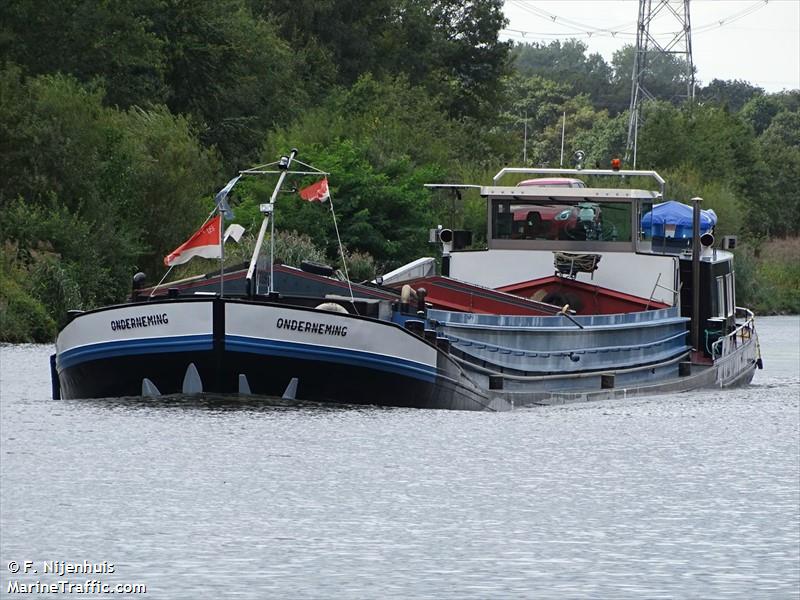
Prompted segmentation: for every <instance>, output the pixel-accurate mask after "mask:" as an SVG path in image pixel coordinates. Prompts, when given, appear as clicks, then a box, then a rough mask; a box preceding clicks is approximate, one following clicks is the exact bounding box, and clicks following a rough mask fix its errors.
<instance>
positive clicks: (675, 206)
mask: <svg viewBox="0 0 800 600" xmlns="http://www.w3.org/2000/svg"><path fill="white" fill-rule="evenodd" d="M692 218H693V217H692V207H691V206H689V205H688V204H683V203H681V202H678V201H677V200H667V201H666V202H662V203H661V204H656V205H654V206H653V210H651V211H650V212H648V213H646V214H645V215H644V216H643V217H642V231H644V234H645V236H647V237H675V238H691V237H692ZM716 224H717V213H715V212H714V211H713V210H712V209H710V208H709V209H707V210H701V211H700V235H703V234H704V233H707V232H709V231H711V230H712V229H714V226H715V225H716ZM673 226H674V232H673V231H672V229H673Z"/></svg>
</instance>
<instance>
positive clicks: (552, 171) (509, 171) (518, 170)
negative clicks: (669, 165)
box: [492, 167, 666, 196]
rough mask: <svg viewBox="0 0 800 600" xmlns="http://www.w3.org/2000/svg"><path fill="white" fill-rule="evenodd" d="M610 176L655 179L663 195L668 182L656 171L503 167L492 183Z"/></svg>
mask: <svg viewBox="0 0 800 600" xmlns="http://www.w3.org/2000/svg"><path fill="white" fill-rule="evenodd" d="M514 174H517V175H608V176H617V177H626V176H627V177H650V178H651V179H655V180H656V182H658V186H659V190H660V191H661V195H662V196H663V195H664V187H665V185H666V182H665V181H664V178H663V177H661V175H659V174H658V173H656V172H655V171H632V170H627V169H626V170H622V169H620V170H619V171H614V170H612V169H556V168H547V167H537V168H528V167H503V168H502V169H500V170H499V171H498V172H497V175H495V176H494V177H493V178H492V183H494V184H495V185H497V182H498V181H500V180H501V179H502V178H503V177H505V176H506V175H514Z"/></svg>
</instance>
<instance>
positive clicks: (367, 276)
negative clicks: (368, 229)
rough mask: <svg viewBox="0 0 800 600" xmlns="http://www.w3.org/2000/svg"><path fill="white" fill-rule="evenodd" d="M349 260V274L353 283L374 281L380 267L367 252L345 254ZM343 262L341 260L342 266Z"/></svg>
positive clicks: (347, 262)
mask: <svg viewBox="0 0 800 600" xmlns="http://www.w3.org/2000/svg"><path fill="white" fill-rule="evenodd" d="M345 256H346V258H347V260H346V264H347V274H348V275H349V276H350V280H351V281H368V280H371V279H374V278H375V277H376V276H377V275H378V274H379V273H378V267H377V265H376V264H375V259H374V258H373V257H372V255H370V254H367V253H366V252H358V251H355V252H345ZM341 263H342V261H341V259H340V260H339V264H340V265H341Z"/></svg>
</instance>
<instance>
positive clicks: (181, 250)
mask: <svg viewBox="0 0 800 600" xmlns="http://www.w3.org/2000/svg"><path fill="white" fill-rule="evenodd" d="M219 228H220V215H219V214H217V216H215V217H214V218H213V219H211V220H210V221H207V222H206V224H205V225H203V226H202V227H201V228H200V230H199V231H198V232H197V233H195V234H194V235H193V236H192V237H190V238H189V239H188V240H186V241H185V242H184V243H183V244H181V245H180V246H178V247H177V248H176V249H175V250H173V251H172V252H171V253H170V254H169V255H167V256H165V257H164V264H165V265H167V266H168V267H172V266H174V265H182V264H183V263H185V262H189V261H190V260H191V259H192V258H194V257H195V256H202V257H203V258H219V256H220V255H219Z"/></svg>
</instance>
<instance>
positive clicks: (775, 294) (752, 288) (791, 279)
mask: <svg viewBox="0 0 800 600" xmlns="http://www.w3.org/2000/svg"><path fill="white" fill-rule="evenodd" d="M736 298H737V304H739V305H740V306H741V305H744V306H750V307H752V309H753V310H754V311H755V312H756V313H758V314H797V313H800V238H789V239H776V240H771V241H767V242H764V241H763V240H762V241H757V242H754V243H750V244H745V245H742V246H740V247H739V248H737V250H736Z"/></svg>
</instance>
